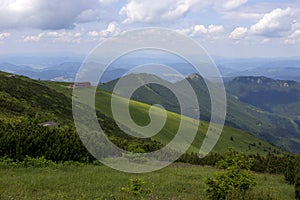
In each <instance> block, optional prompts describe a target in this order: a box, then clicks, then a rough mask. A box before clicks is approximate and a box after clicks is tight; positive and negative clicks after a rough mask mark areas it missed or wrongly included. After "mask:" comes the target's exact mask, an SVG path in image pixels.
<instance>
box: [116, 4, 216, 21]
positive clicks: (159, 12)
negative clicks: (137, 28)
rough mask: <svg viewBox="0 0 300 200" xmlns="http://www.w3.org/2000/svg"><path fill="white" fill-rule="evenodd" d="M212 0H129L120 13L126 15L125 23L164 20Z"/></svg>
mask: <svg viewBox="0 0 300 200" xmlns="http://www.w3.org/2000/svg"><path fill="white" fill-rule="evenodd" d="M211 4H212V3H211V1H210V0H175V1H174V0H164V1H163V2H162V1H161V0H129V1H128V3H127V4H126V5H124V6H123V7H122V8H121V10H120V12H119V14H120V15H124V16H125V17H126V19H125V20H124V21H123V22H124V23H127V24H130V23H134V22H146V23H154V22H162V21H171V20H175V19H178V18H181V17H183V16H184V15H185V14H187V13H188V12H189V11H191V10H201V9H202V8H205V7H207V6H209V5H211Z"/></svg>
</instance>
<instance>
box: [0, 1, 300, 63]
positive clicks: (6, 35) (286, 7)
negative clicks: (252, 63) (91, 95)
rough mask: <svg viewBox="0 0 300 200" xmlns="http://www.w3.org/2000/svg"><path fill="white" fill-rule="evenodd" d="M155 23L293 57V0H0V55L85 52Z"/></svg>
mask: <svg viewBox="0 0 300 200" xmlns="http://www.w3.org/2000/svg"><path fill="white" fill-rule="evenodd" d="M144 27H162V28H168V29H171V30H174V31H176V32H178V33H180V34H184V35H186V36H189V37H191V38H193V39H194V40H196V41H197V42H198V43H199V44H200V45H202V46H203V47H204V48H205V49H206V50H207V51H208V53H209V54H210V55H214V56H222V57H233V58H235V57H248V58H249V57H250V58H251V57H276V58H277V57H300V1H299V0H261V1H258V0H127V1H125V0H63V1H62V0H1V1H0V54H53V53H56V54H60V53H61V54H64V53H74V54H80V55H87V54H88V53H89V52H90V51H91V50H92V49H93V48H95V46H96V45H97V44H99V43H100V42H103V41H105V40H106V39H108V38H111V37H116V36H118V35H119V34H122V33H123V32H125V31H128V30H132V29H136V28H144Z"/></svg>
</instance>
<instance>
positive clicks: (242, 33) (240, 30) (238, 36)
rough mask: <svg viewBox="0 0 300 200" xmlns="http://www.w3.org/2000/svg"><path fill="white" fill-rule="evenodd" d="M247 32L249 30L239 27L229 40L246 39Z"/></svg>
mask: <svg viewBox="0 0 300 200" xmlns="http://www.w3.org/2000/svg"><path fill="white" fill-rule="evenodd" d="M247 32H248V28H245V27H237V28H235V29H234V30H233V31H232V32H231V33H230V35H229V38H230V39H233V40H239V39H242V38H244V37H245V35H246V34H247Z"/></svg>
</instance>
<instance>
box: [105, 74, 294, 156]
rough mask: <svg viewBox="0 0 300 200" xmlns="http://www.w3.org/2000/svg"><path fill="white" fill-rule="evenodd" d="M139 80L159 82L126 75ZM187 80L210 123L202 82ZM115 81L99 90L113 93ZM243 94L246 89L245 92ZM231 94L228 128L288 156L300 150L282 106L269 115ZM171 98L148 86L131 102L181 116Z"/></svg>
mask: <svg viewBox="0 0 300 200" xmlns="http://www.w3.org/2000/svg"><path fill="white" fill-rule="evenodd" d="M140 77H142V79H145V78H148V79H149V78H150V79H153V80H155V79H159V78H158V77H156V76H149V75H148V76H146V75H145V74H138V75H128V78H129V80H131V81H132V82H133V81H134V80H138V79H141V78H140ZM159 80H160V82H164V83H165V84H170V83H168V82H167V81H164V80H162V79H159ZM186 80H187V81H188V82H189V83H190V84H191V86H192V87H193V88H194V90H195V91H196V95H197V97H198V100H199V102H200V111H201V119H202V120H205V121H209V119H210V107H211V104H210V96H209V93H208V90H207V87H206V84H205V82H204V80H203V79H202V78H201V77H200V76H199V75H196V74H192V75H190V76H189V77H188V78H187V79H186ZM117 81H118V79H117V80H113V81H110V82H108V83H105V84H103V85H101V86H100V87H101V88H103V89H104V90H106V91H113V87H114V85H115V84H116V83H117ZM139 82H143V81H139ZM174 85H175V87H177V88H182V81H179V82H177V83H174ZM239 86H241V85H239ZM245 87H246V88H247V85H245ZM244 90H247V89H245V88H244ZM182 92H184V91H182ZM230 92H231V90H228V91H227V117H226V124H227V125H229V126H233V127H236V128H238V129H242V130H245V131H247V132H251V133H253V134H255V135H256V136H258V137H259V138H262V139H264V140H266V141H268V142H272V143H274V144H276V145H277V146H281V147H283V148H285V149H287V150H289V151H291V152H298V151H299V150H300V149H299V140H296V139H295V138H297V137H296V136H297V135H299V134H298V131H299V130H298V126H297V124H296V123H295V122H294V121H293V120H291V119H290V118H288V117H286V116H285V115H282V114H281V113H282V112H280V111H279V110H278V109H280V108H282V107H283V105H281V107H278V109H277V111H276V112H273V113H271V112H269V111H268V110H264V109H262V108H259V107H255V106H254V105H250V104H248V103H246V102H243V101H240V100H239V99H238V98H237V97H236V96H234V95H232V94H231V93H230ZM238 93H241V94H242V93H243V91H242V90H241V91H239V92H238ZM173 96H174V95H173V93H172V92H171V91H169V90H167V89H166V88H164V87H161V86H157V85H148V86H147V87H145V86H144V87H141V88H139V89H138V90H136V92H135V93H134V94H133V96H132V98H133V99H134V100H137V101H140V102H144V103H147V104H155V103H159V104H161V105H163V106H164V107H165V108H166V109H167V110H169V111H172V112H176V113H180V111H179V105H178V102H177V101H175V99H176V98H174V97H173ZM283 96H284V95H283ZM258 99H260V98H258ZM284 105H285V104H284ZM285 108H287V109H292V108H291V105H290V104H287V106H285ZM294 108H295V107H294ZM298 110H299V109H294V112H298Z"/></svg>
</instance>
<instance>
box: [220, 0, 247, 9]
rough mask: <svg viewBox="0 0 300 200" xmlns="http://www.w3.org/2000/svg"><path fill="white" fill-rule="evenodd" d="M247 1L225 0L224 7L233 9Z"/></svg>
mask: <svg viewBox="0 0 300 200" xmlns="http://www.w3.org/2000/svg"><path fill="white" fill-rule="evenodd" d="M247 2H248V0H225V1H224V3H223V8H224V9H225V10H233V9H236V8H238V7H240V6H242V5H244V4H245V3H247Z"/></svg>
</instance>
